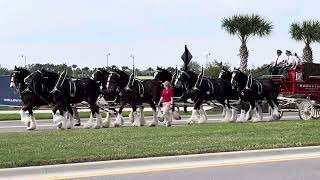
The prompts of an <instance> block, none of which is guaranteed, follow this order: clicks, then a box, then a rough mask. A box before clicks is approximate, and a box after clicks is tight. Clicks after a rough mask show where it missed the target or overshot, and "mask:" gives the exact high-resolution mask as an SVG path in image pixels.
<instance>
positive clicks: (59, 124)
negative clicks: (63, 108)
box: [53, 114, 66, 129]
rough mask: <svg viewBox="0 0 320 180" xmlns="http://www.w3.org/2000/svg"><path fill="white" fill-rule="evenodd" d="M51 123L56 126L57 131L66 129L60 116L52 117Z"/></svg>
mask: <svg viewBox="0 0 320 180" xmlns="http://www.w3.org/2000/svg"><path fill="white" fill-rule="evenodd" d="M53 122H54V123H55V124H56V126H57V129H64V128H65V127H66V119H65V117H63V116H61V115H56V114H55V115H53Z"/></svg>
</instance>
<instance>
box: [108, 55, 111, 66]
mask: <svg viewBox="0 0 320 180" xmlns="http://www.w3.org/2000/svg"><path fill="white" fill-rule="evenodd" d="M110 55H111V53H110V52H107V67H109V56H110Z"/></svg>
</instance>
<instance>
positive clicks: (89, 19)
mask: <svg viewBox="0 0 320 180" xmlns="http://www.w3.org/2000/svg"><path fill="white" fill-rule="evenodd" d="M319 5H320V2H319V1H316V0H314V1H310V0H304V1H303V3H301V1H298V0H290V1H289V0H281V1H280V0H268V1H261V0H0V64H1V66H2V67H6V68H10V69H12V68H13V67H14V66H15V65H17V66H21V65H24V60H23V58H22V55H24V56H25V57H26V60H27V63H54V64H60V63H66V64H68V65H72V64H77V65H78V66H79V67H85V66H88V67H90V68H93V67H103V66H106V64H107V54H108V53H110V56H109V58H108V59H109V65H111V64H114V65H117V66H129V67H131V66H132V59H131V58H129V56H130V54H133V55H134V57H135V66H136V67H137V68H141V69H144V68H147V67H153V68H155V67H156V66H162V67H168V66H176V65H178V66H180V65H181V64H182V60H181V58H180V57H181V55H182V53H183V51H184V45H187V46H188V48H189V50H190V52H191V54H192V55H193V61H197V62H198V63H199V64H201V65H204V64H205V63H206V54H208V53H209V52H210V53H211V54H212V55H211V56H210V57H209V59H208V61H212V60H213V59H217V60H219V61H223V62H226V63H229V64H230V65H231V66H234V67H238V66H239V56H237V54H238V52H239V47H240V41H239V39H238V37H236V36H230V35H229V34H228V33H226V31H225V30H224V29H222V28H221V20H222V18H224V17H229V16H232V15H234V14H251V13H256V14H259V15H261V16H262V17H264V18H265V19H267V20H269V21H271V22H272V23H273V25H274V29H273V31H272V34H271V35H270V36H269V37H266V38H258V37H254V38H251V39H250V40H249V42H248V44H247V46H248V49H249V63H248V65H249V67H256V66H259V65H261V64H265V63H269V62H271V61H272V60H274V59H275V57H276V50H277V49H281V50H283V51H285V50H287V49H288V50H291V51H292V52H297V53H298V54H299V55H300V56H302V49H303V47H304V43H303V42H296V41H294V40H292V39H291V37H290V34H289V27H290V24H291V23H292V22H300V21H303V20H317V19H319V18H320V11H319ZM311 47H312V48H313V52H314V60H315V62H319V60H320V59H319V58H320V55H319V54H320V46H319V44H312V45H311Z"/></svg>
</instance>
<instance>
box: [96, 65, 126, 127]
mask: <svg viewBox="0 0 320 180" xmlns="http://www.w3.org/2000/svg"><path fill="white" fill-rule="evenodd" d="M92 78H93V79H94V80H96V81H97V82H98V83H99V85H100V90H101V93H102V95H103V97H104V99H105V100H106V101H107V103H108V105H118V104H120V95H119V93H120V91H122V90H124V88H125V87H126V86H127V84H128V81H129V75H128V74H127V73H126V72H124V71H122V70H119V69H117V68H112V70H111V71H107V70H106V69H101V68H99V69H98V70H97V71H96V72H95V73H94V74H93V75H92ZM109 109H110V110H113V111H114V112H115V109H114V108H109ZM130 117H131V114H130ZM102 124H103V127H113V126H117V124H115V123H114V122H112V121H111V117H110V114H109V112H107V116H106V119H105V120H104V121H103V123H102Z"/></svg>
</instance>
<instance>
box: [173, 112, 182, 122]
mask: <svg viewBox="0 0 320 180" xmlns="http://www.w3.org/2000/svg"><path fill="white" fill-rule="evenodd" d="M172 117H173V119H175V120H180V119H181V116H180V114H179V112H177V111H173V112H172Z"/></svg>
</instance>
